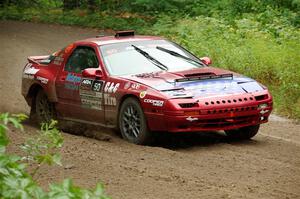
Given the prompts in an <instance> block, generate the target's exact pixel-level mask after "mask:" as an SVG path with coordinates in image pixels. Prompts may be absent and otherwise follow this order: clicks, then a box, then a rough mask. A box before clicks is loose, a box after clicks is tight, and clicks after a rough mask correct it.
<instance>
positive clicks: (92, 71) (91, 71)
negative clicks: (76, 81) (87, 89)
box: [82, 68, 103, 78]
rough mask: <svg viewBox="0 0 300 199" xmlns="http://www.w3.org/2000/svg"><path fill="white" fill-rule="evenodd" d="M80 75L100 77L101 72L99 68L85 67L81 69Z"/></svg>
mask: <svg viewBox="0 0 300 199" xmlns="http://www.w3.org/2000/svg"><path fill="white" fill-rule="evenodd" d="M82 77H89V78H102V77H103V73H102V71H101V70H100V69H99V68H86V69H84V70H83V71H82Z"/></svg>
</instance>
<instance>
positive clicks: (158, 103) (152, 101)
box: [144, 99, 164, 106]
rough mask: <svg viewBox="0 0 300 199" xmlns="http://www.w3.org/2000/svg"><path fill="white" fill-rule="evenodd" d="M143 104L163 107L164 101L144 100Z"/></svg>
mask: <svg viewBox="0 0 300 199" xmlns="http://www.w3.org/2000/svg"><path fill="white" fill-rule="evenodd" d="M144 102H145V103H150V104H152V105H153V106H163V105H164V101H162V100H153V99H145V100H144Z"/></svg>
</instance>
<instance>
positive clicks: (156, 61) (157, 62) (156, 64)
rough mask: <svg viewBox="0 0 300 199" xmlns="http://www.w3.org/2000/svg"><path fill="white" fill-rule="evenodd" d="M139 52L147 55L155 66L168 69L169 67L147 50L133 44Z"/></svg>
mask: <svg viewBox="0 0 300 199" xmlns="http://www.w3.org/2000/svg"><path fill="white" fill-rule="evenodd" d="M131 46H132V47H133V48H134V49H135V50H136V51H137V52H139V53H141V54H142V55H143V56H144V57H146V58H147V59H148V60H150V61H151V62H152V63H153V64H154V65H155V66H157V67H158V68H160V69H161V70H168V69H169V68H168V67H167V66H166V65H164V64H162V63H161V62H160V61H158V60H157V59H155V58H154V57H152V56H151V55H149V54H148V53H147V52H146V51H143V50H142V49H140V48H138V47H137V46H135V45H131Z"/></svg>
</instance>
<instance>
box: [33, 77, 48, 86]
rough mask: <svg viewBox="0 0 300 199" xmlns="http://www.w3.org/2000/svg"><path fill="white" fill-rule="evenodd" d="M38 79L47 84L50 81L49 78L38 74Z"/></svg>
mask: <svg viewBox="0 0 300 199" xmlns="http://www.w3.org/2000/svg"><path fill="white" fill-rule="evenodd" d="M36 79H37V80H39V81H40V82H41V83H42V84H47V83H48V81H49V80H48V79H47V78H44V77H41V76H37V77H36Z"/></svg>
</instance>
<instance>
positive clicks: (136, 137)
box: [118, 98, 152, 144]
mask: <svg viewBox="0 0 300 199" xmlns="http://www.w3.org/2000/svg"><path fill="white" fill-rule="evenodd" d="M118 120H119V129H120V131H121V134H122V137H123V138H124V139H125V140H127V141H129V142H131V143H134V144H149V143H150V142H151V141H152V134H151V132H150V131H149V129H148V127H147V123H146V119H145V115H144V112H143V110H142V108H141V106H140V103H139V102H138V100H136V99H135V98H127V99H126V100H125V101H124V102H123V103H122V105H121V109H120V113H119V118H118Z"/></svg>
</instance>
